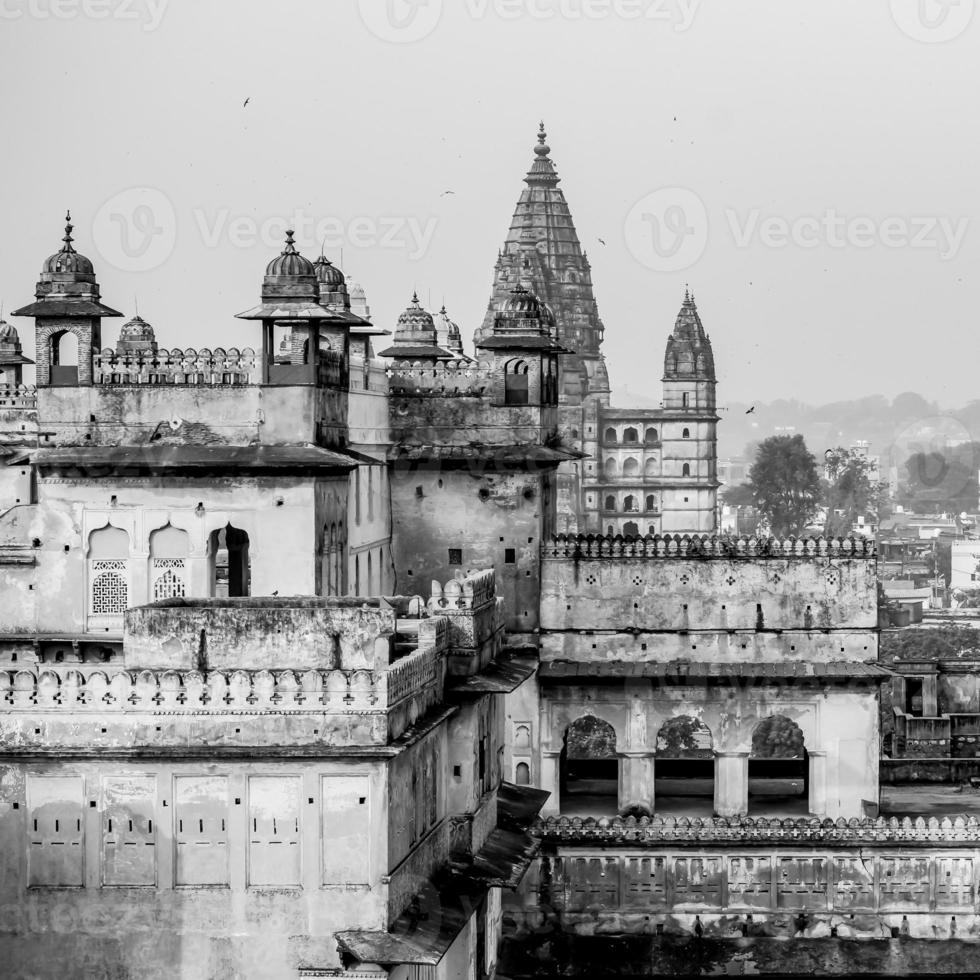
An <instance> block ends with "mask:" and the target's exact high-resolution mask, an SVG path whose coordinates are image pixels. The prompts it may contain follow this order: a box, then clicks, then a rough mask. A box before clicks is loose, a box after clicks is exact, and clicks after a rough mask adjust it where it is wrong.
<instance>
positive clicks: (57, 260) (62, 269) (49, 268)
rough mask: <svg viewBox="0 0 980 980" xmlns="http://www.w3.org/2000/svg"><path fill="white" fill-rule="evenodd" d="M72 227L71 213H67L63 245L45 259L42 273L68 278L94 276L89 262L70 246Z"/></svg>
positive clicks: (93, 270)
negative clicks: (67, 276) (66, 276)
mask: <svg viewBox="0 0 980 980" xmlns="http://www.w3.org/2000/svg"><path fill="white" fill-rule="evenodd" d="M74 227H75V226H74V225H73V224H72V223H71V212H70V211H69V212H67V213H66V214H65V237H64V238H63V239H62V241H63V242H64V244H63V245H62V246H61V250H60V251H58V252H55V253H54V255H51V256H49V257H48V258H47V259H45V262H44V265H43V266H42V268H41V272H42V273H49V274H54V275H70V276H94V275H95V269H94V267H93V266H92V262H91V260H90V259H87V258H86V257H85V256H84V255H81V254H79V253H78V252H76V251H75V247H74V245H73V244H72V242H73V241H74V239H73V238H72V236H71V233H72V231H73V230H74Z"/></svg>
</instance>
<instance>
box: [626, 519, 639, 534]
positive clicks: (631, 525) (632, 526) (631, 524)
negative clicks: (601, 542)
mask: <svg viewBox="0 0 980 980" xmlns="http://www.w3.org/2000/svg"><path fill="white" fill-rule="evenodd" d="M639 536H640V528H639V525H638V524H637V523H636V522H635V521H627V522H626V523H625V524H624V525H623V537H624V538H638V537H639Z"/></svg>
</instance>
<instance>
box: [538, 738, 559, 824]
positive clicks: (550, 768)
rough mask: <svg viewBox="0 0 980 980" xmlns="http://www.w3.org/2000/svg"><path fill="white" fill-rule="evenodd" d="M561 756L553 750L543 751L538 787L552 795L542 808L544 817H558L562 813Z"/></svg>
mask: <svg viewBox="0 0 980 980" xmlns="http://www.w3.org/2000/svg"><path fill="white" fill-rule="evenodd" d="M560 755H561V753H560V752H555V751H554V750H552V749H542V750H541V765H540V767H539V771H540V775H539V778H538V787H539V788H540V789H543V790H546V791H547V792H548V793H550V794H551V796H549V797H548V799H547V800H545V803H544V806H543V807H541V816H542V817H556V816H558V814H559V813H560V812H561V791H560V789H559V786H558V762H559V756H560Z"/></svg>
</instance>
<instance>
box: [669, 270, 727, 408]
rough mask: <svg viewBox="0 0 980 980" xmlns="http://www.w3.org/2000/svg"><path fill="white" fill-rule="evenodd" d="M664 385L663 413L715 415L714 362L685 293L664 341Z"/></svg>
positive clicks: (701, 325) (690, 298)
mask: <svg viewBox="0 0 980 980" xmlns="http://www.w3.org/2000/svg"><path fill="white" fill-rule="evenodd" d="M663 382H664V408H665V409H668V410H674V409H694V410H696V411H697V412H699V413H704V412H710V413H713V412H714V410H715V384H716V381H715V358H714V354H713V353H712V352H711V340H710V338H709V337H708V335H707V334H706V333H705V332H704V326H703V324H702V323H701V317H700V316H699V315H698V308H697V306H696V305H695V303H694V297H693V296H692V295H691V293H690V291H689V290H687V289H685V290H684V303H683V304H682V306H681V309H680V312H679V313H678V314H677V320H676V322H675V323H674V332H673V333H672V334H671V335H670V337H669V338H668V339H667V350H666V353H665V354H664V378H663Z"/></svg>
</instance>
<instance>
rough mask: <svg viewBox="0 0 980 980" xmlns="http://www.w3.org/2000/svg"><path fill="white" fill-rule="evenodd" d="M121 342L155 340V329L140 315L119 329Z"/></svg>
mask: <svg viewBox="0 0 980 980" xmlns="http://www.w3.org/2000/svg"><path fill="white" fill-rule="evenodd" d="M119 339H120V340H154V339H155V336H154V333H153V327H151V326H150V324H148V323H147V322H146V320H144V319H143V318H142V317H141V316H139V314H137V315H136V316H134V317H133V318H132V320H127V321H126V322H125V323H124V324H123V325H122V327H120V328H119Z"/></svg>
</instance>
